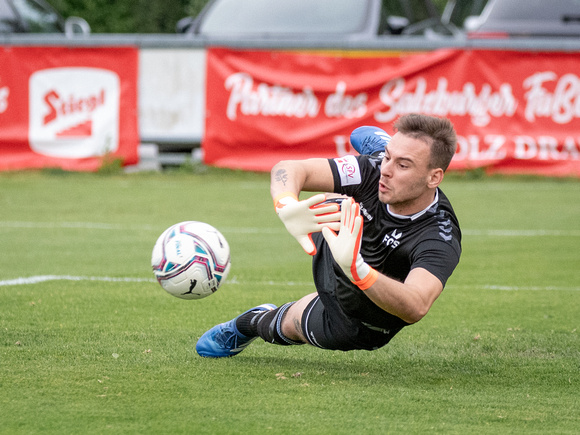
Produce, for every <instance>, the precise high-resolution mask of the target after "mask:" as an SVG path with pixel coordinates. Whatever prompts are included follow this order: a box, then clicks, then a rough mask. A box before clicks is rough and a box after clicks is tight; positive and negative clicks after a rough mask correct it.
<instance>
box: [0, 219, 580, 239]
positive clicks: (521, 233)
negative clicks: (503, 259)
mask: <svg viewBox="0 0 580 435" xmlns="http://www.w3.org/2000/svg"><path fill="white" fill-rule="evenodd" d="M0 228H40V229H42V228H65V229H66V228H72V229H89V230H113V231H121V230H126V231H130V230H138V231H158V232H159V233H161V232H162V231H163V229H164V228H161V227H159V226H154V225H123V224H108V223H102V222H24V221H0ZM219 230H220V231H221V232H223V233H238V234H240V233H241V234H258V233H261V234H279V233H284V232H285V231H286V230H285V229H284V228H283V227H282V226H280V227H277V228H258V227H235V228H230V227H225V228H224V227H220V228H219ZM462 233H463V235H466V236H491V237H580V230H543V229H537V230H523V229H521V230H474V229H465V230H462Z"/></svg>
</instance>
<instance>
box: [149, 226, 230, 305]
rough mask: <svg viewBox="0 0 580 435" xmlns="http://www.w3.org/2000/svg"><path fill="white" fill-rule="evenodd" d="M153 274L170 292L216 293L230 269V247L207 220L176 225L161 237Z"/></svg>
mask: <svg viewBox="0 0 580 435" xmlns="http://www.w3.org/2000/svg"><path fill="white" fill-rule="evenodd" d="M151 266H153V273H154V274H155V277H156V278H157V281H159V284H161V287H163V288H164V289H165V290H166V291H167V292H168V293H169V294H171V295H173V296H176V297H178V298H181V299H201V298H205V297H206V296H209V295H211V294H212V293H215V292H216V291H217V290H218V288H219V287H220V286H221V285H222V284H223V283H224V281H225V280H226V277H227V276H228V273H229V271H230V266H231V263H230V246H229V245H228V242H227V241H226V239H225V237H224V236H223V235H222V234H221V233H220V232H219V231H218V230H216V229H215V228H214V227H212V226H211V225H209V224H206V223H204V222H196V221H186V222H180V223H178V224H175V225H172V226H171V227H169V228H168V229H166V230H165V231H164V232H163V233H162V234H161V236H159V238H158V239H157V242H156V243H155V246H154V247H153V253H152V255H151Z"/></svg>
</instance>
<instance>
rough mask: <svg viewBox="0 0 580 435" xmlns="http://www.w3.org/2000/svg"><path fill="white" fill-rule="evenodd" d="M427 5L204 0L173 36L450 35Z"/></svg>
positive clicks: (411, 1)
mask: <svg viewBox="0 0 580 435" xmlns="http://www.w3.org/2000/svg"><path fill="white" fill-rule="evenodd" d="M440 18H441V17H440V14H439V11H438V10H437V8H436V7H435V6H434V4H433V3H432V1H431V0H382V1H381V0H243V1H240V0H210V1H209V2H208V4H207V5H206V6H205V8H204V9H203V10H202V11H201V12H200V14H199V15H198V16H197V17H195V18H192V17H187V18H184V19H182V20H180V22H179V23H178V24H177V31H178V32H180V33H186V34H189V35H196V36H198V37H205V38H226V39H237V38H260V39H267V38H333V39H336V38H339V39H343V40H344V39H346V40H365V39H372V38H375V37H376V36H377V35H398V34H423V33H424V32H425V30H426V29H435V28H437V26H440V27H441V28H440V29H437V30H436V31H437V32H442V33H447V34H450V33H451V32H450V31H449V30H448V29H447V28H446V26H445V25H443V24H441V21H440Z"/></svg>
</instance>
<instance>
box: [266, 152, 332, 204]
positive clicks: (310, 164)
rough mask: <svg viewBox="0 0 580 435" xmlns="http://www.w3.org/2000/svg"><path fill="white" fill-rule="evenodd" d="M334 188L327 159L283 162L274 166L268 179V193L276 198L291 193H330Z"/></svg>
mask: <svg viewBox="0 0 580 435" xmlns="http://www.w3.org/2000/svg"><path fill="white" fill-rule="evenodd" d="M333 188H334V180H333V177H332V171H331V169H330V165H329V164H328V160H327V159H320V158H314V159H307V160H284V161H281V162H280V163H277V164H276V165H274V167H273V168H272V171H271V178H270V193H271V195H272V198H276V197H277V196H278V195H280V194H281V193H285V192H291V193H293V194H295V195H296V196H299V195H300V192H302V191H309V192H316V191H318V192H331V191H332V190H333Z"/></svg>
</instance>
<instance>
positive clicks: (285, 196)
mask: <svg viewBox="0 0 580 435" xmlns="http://www.w3.org/2000/svg"><path fill="white" fill-rule="evenodd" d="M288 200H294V201H298V197H297V196H296V194H294V193H292V192H282V193H279V194H278V195H276V196H275V197H274V208H275V209H280V208H282V207H284V206H285V205H286V204H288Z"/></svg>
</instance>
